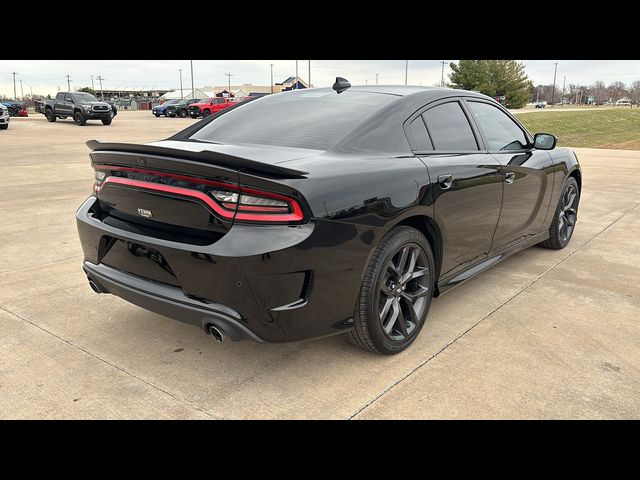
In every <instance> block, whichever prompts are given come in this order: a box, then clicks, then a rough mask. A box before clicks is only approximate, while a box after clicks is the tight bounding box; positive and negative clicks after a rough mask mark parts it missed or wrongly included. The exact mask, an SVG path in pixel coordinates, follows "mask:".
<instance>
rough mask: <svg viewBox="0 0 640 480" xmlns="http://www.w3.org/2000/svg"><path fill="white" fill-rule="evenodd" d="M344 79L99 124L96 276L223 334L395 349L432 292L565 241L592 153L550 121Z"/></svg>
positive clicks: (97, 281)
mask: <svg viewBox="0 0 640 480" xmlns="http://www.w3.org/2000/svg"><path fill="white" fill-rule="evenodd" d="M348 87H350V85H349V84H348V83H347V82H346V81H343V80H340V81H339V82H336V85H334V89H335V90H336V91H334V90H332V89H331V88H314V89H313V90H311V91H308V90H293V91H289V92H284V93H278V94H274V95H269V96H266V97H262V98H259V99H256V100H251V101H247V102H242V103H239V104H238V105H236V106H234V107H231V108H228V109H226V110H224V111H223V112H221V113H220V114H219V115H218V116H217V117H216V118H215V119H213V120H212V121H208V122H199V123H197V124H195V125H191V126H190V127H188V128H187V129H185V130H183V131H182V132H179V133H177V134H174V135H173V136H171V138H170V139H168V140H164V141H158V142H154V143H148V144H126V143H111V142H108V143H100V142H98V141H95V140H92V141H89V142H87V144H88V146H89V147H90V149H91V154H90V156H91V162H92V167H93V168H94V170H95V186H94V194H93V196H91V197H89V198H88V199H87V200H86V201H85V202H84V203H83V204H82V205H81V206H80V208H79V209H78V211H77V212H76V219H77V227H78V234H79V237H80V242H81V245H82V249H83V251H84V264H83V268H84V271H85V272H86V274H87V276H88V280H89V284H90V286H91V288H92V289H93V290H94V291H95V292H97V293H112V294H114V295H117V296H119V297H121V298H123V299H125V300H127V301H129V302H132V303H134V304H136V305H139V306H141V307H143V308H146V309H148V310H151V311H153V312H156V313H159V314H162V315H166V316H168V317H171V318H174V319H177V320H181V321H184V322H188V323H191V324H194V325H197V326H199V327H201V328H203V329H204V330H205V331H206V332H207V333H208V334H210V335H212V336H213V337H214V339H216V340H217V341H222V340H223V339H225V338H227V337H228V338H230V339H231V340H242V339H252V340H255V341H258V342H289V341H297V340H302V339H306V338H312V337H321V336H325V335H330V334H337V333H342V332H345V333H346V332H348V335H349V338H350V340H351V342H353V343H354V344H356V345H357V346H359V347H362V348H364V349H367V350H370V351H373V352H378V353H382V354H394V353H398V352H400V351H402V350H404V349H405V348H407V347H408V346H409V345H410V344H411V343H412V342H413V341H414V340H415V339H416V337H417V335H418V334H419V332H420V331H421V329H422V328H423V327H424V325H425V322H426V320H427V315H428V312H429V308H430V306H431V303H432V299H433V298H434V297H438V296H440V295H442V294H443V293H444V292H446V291H447V290H449V289H451V288H452V287H454V286H456V285H459V284H461V283H462V282H464V281H467V280H468V279H470V278H472V277H473V276H474V275H476V274H478V273H480V272H482V271H484V270H486V269H488V268H490V267H491V266H492V265H495V264H496V263H498V262H500V261H502V260H504V259H505V258H508V257H509V256H511V255H512V254H514V253H516V252H518V251H520V250H523V249H525V248H527V247H530V246H533V245H541V246H543V247H546V248H551V249H561V248H564V247H565V246H566V245H567V244H568V243H569V241H570V239H571V236H572V233H573V231H574V228H575V226H576V221H577V214H578V204H579V198H580V191H581V170H580V166H579V164H578V159H577V157H576V155H575V154H574V152H572V151H571V150H568V149H565V148H555V147H556V138H555V137H554V136H553V135H550V134H546V133H538V134H536V135H531V134H529V132H528V131H527V130H526V128H525V127H524V126H523V125H522V124H521V123H520V122H519V121H518V120H517V119H516V118H515V117H514V116H512V115H511V114H510V113H509V112H508V111H507V110H506V109H505V108H504V107H503V106H501V105H499V104H498V103H496V102H495V101H494V100H493V99H491V98H490V97H487V96H485V95H482V94H478V93H472V92H468V91H464V90H453V89H443V88H429V87H407V86H380V85H376V86H375V87H371V86H369V87H353V88H348ZM336 92H338V93H340V94H337V93H336Z"/></svg>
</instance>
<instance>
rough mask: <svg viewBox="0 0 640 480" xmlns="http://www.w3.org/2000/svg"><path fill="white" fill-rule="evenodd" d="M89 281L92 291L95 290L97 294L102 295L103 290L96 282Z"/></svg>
mask: <svg viewBox="0 0 640 480" xmlns="http://www.w3.org/2000/svg"><path fill="white" fill-rule="evenodd" d="M88 280H89V286H90V287H91V290H93V291H94V292H96V293H102V289H101V288H100V287H98V284H97V283H96V282H94V281H93V280H91V279H90V278H89V279H88Z"/></svg>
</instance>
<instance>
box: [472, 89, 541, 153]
mask: <svg viewBox="0 0 640 480" xmlns="http://www.w3.org/2000/svg"><path fill="white" fill-rule="evenodd" d="M467 104H468V105H469V109H470V110H471V112H472V113H473V115H474V117H475V118H476V120H477V122H478V125H480V129H481V130H482V133H483V134H484V136H485V138H486V140H487V144H488V147H489V150H493V151H500V150H522V149H524V148H527V145H528V143H529V142H528V141H527V137H526V136H525V134H524V132H523V131H522V129H521V128H520V127H519V126H518V125H517V124H516V123H515V122H514V121H513V120H512V119H511V118H509V116H508V115H506V114H505V113H504V112H503V111H501V110H500V109H499V108H498V107H494V106H493V105H489V104H488V103H482V102H474V101H467Z"/></svg>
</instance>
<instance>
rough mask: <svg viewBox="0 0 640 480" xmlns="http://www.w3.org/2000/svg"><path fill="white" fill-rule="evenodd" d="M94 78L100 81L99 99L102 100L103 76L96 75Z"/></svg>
mask: <svg viewBox="0 0 640 480" xmlns="http://www.w3.org/2000/svg"><path fill="white" fill-rule="evenodd" d="M96 78H97V79H98V81H99V82H100V100H102V101H103V102H104V92H103V91H102V80H104V78H102V76H101V75H98V76H97V77H96Z"/></svg>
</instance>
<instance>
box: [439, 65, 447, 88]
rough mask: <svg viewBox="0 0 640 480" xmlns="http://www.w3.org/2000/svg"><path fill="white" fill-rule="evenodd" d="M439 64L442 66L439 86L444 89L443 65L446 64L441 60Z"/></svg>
mask: <svg viewBox="0 0 640 480" xmlns="http://www.w3.org/2000/svg"><path fill="white" fill-rule="evenodd" d="M440 63H441V64H442V73H441V74H440V86H441V87H444V65H445V64H446V63H447V61H446V60H442V61H441V62H440Z"/></svg>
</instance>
